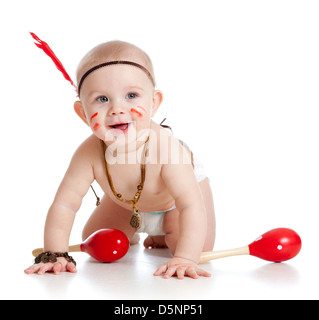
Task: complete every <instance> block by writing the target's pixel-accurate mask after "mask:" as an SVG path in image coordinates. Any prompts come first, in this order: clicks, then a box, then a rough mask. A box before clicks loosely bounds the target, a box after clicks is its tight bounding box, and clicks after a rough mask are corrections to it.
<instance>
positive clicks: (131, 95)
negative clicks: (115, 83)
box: [126, 92, 137, 99]
mask: <svg viewBox="0 0 319 320" xmlns="http://www.w3.org/2000/svg"><path fill="white" fill-rule="evenodd" d="M136 97H137V94H136V93H133V92H131V93H129V94H128V95H127V96H126V99H134V98H136Z"/></svg>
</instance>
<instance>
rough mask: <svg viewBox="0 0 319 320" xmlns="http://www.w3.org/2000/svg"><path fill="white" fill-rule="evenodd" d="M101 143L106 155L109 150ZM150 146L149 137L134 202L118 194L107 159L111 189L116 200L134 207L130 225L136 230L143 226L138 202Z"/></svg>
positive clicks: (145, 146)
mask: <svg viewBox="0 0 319 320" xmlns="http://www.w3.org/2000/svg"><path fill="white" fill-rule="evenodd" d="M101 143H102V145H103V150H104V154H105V152H106V150H107V147H106V145H105V143H104V142H103V141H102V140H101ZM148 144H149V137H148V138H147V140H146V141H145V144H144V149H143V154H142V161H141V182H140V184H139V185H138V186H137V191H136V193H135V195H134V197H133V199H132V200H127V199H124V198H123V196H122V194H121V193H119V192H117V191H116V190H115V188H114V185H113V181H112V177H111V174H110V170H109V165H108V163H107V160H106V159H105V170H106V175H107V180H108V182H109V185H110V188H111V190H112V192H113V194H114V196H115V198H116V199H117V200H119V201H121V202H124V203H126V204H131V205H133V210H132V217H131V221H130V225H131V226H132V228H135V229H137V230H138V229H140V228H141V226H142V217H141V214H140V212H139V210H138V207H137V202H138V201H139V199H140V197H141V195H142V191H143V188H144V183H145V173H146V166H145V159H146V153H147V151H148Z"/></svg>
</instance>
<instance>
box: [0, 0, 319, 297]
mask: <svg viewBox="0 0 319 320" xmlns="http://www.w3.org/2000/svg"><path fill="white" fill-rule="evenodd" d="M318 16H319V4H318V2H317V1H308V0H303V1H294V0H290V1H283V0H276V1H272V0H268V1H258V0H252V1H247V0H245V1H238V0H237V1H227V0H225V1H212V0H198V1H188V0H162V1H153V0H152V1H149V0H148V1H146V0H145V1H144V0H134V1H128V0H118V1H107V0H104V1H99V0H91V1H83V0H77V1H73V0H68V1H60V0H57V1H55V2H47V1H32V0H29V1H14V0H13V1H7V2H1V4H0V30H1V50H0V54H1V59H0V63H1V65H0V70H1V75H0V93H1V97H0V101H1V120H2V121H1V126H0V130H1V151H2V152H1V166H0V170H1V172H0V174H1V176H0V177H1V201H0V205H1V207H0V210H1V211H0V219H1V222H0V240H1V258H0V259H1V263H0V266H1V267H0V272H1V275H0V277H1V287H0V297H1V298H3V299H5V298H10V299H15V298H17V299H20V298H22V299H25V298H30V299H32V298H34V297H39V296H41V293H39V290H44V293H43V296H42V297H43V298H48V297H49V298H50V297H51V298H52V296H50V295H49V296H48V295H46V294H45V292H46V291H45V289H44V288H43V287H42V286H41V284H40V281H41V280H38V278H36V280H35V278H34V277H32V276H26V275H24V274H23V269H24V268H26V267H27V266H29V265H30V263H31V261H32V260H31V257H30V252H31V250H32V249H33V248H34V247H38V246H41V245H42V238H43V225H44V221H45V217H46V213H47V210H48V208H49V206H50V204H51V202H52V200H53V197H54V195H55V192H56V190H57V187H58V185H59V183H60V181H61V179H62V178H63V175H64V172H65V170H66V168H67V166H68V164H69V161H70V158H71V156H72V154H73V152H74V151H75V149H76V148H77V146H78V145H79V144H80V143H81V142H82V141H83V140H84V139H85V138H86V137H87V136H88V135H89V134H90V131H89V129H88V128H87V127H86V126H85V125H84V124H83V123H82V121H81V120H80V119H79V118H78V117H77V116H76V114H75V113H74V111H73V102H74V100H75V98H76V96H75V92H74V89H73V88H72V87H71V86H70V84H69V83H68V82H67V81H65V80H64V78H63V77H62V75H61V74H60V73H59V71H57V70H56V69H55V66H54V65H53V63H52V62H51V61H50V59H49V58H48V57H47V56H46V55H45V54H44V53H43V52H42V51H41V50H39V49H37V48H36V47H35V45H34V44H33V39H32V38H31V36H30V35H29V33H28V32H29V31H32V32H34V33H36V34H37V35H38V36H39V37H40V38H42V39H43V40H44V41H46V42H48V43H49V45H50V46H51V47H52V49H53V50H54V51H55V53H56V54H57V56H58V57H59V59H60V60H61V61H62V63H63V64H64V66H65V68H66V69H67V71H68V72H69V74H70V75H71V77H72V78H73V79H74V78H75V76H74V75H75V70H76V67H77V63H78V62H79V60H80V59H81V58H82V56H83V55H84V54H85V53H86V52H87V51H88V50H90V49H91V48H92V47H93V46H95V45H97V44H99V43H101V42H104V41H108V40H114V39H119V40H124V41H128V42H131V43H134V44H136V45H137V46H139V47H141V48H142V49H144V50H145V51H146V52H147V53H148V54H149V55H150V56H151V58H152V60H153V64H154V68H155V74H156V80H157V85H158V88H159V89H161V90H162V91H163V93H164V102H163V105H162V107H161V109H160V110H159V112H158V114H157V115H156V116H155V119H154V120H155V121H157V122H160V121H161V120H162V119H163V118H164V117H166V118H167V124H169V125H171V126H172V127H173V130H174V134H175V135H176V136H177V137H179V138H181V139H183V140H184V141H185V142H187V143H188V144H189V145H190V147H191V148H192V149H193V151H194V153H195V154H196V155H197V156H198V157H199V158H200V160H201V161H202V162H203V163H204V165H205V168H206V171H207V174H208V176H209V178H210V180H211V184H212V189H213V193H214V198H215V209H216V215H217V241H216V246H215V248H216V249H226V248H231V247H238V246H242V245H245V244H248V243H249V242H251V241H252V240H254V239H255V238H257V237H258V236H259V235H260V234H262V233H263V232H265V231H267V230H270V229H272V228H276V227H289V228H292V229H295V230H296V231H298V233H299V234H300V235H301V237H302V239H303V250H302V252H301V253H300V255H299V256H298V257H297V258H296V259H294V260H292V261H291V262H289V264H288V266H289V267H290V268H293V270H294V272H293V275H292V276H291V277H292V278H294V281H293V279H292V280H291V281H292V283H293V286H292V287H291V286H289V285H287V283H286V282H285V283H282V286H283V287H282V288H281V289H282V291H280V292H286V293H287V294H288V292H289V294H288V295H287V296H286V297H288V298H318V293H317V290H316V291H314V290H313V291H312V288H315V284H316V285H318V284H319V282H318V277H317V272H315V270H316V268H317V266H318V262H319V258H318V248H317V247H318V225H319V218H318V214H319V204H318V194H319V169H318V163H319V151H318V137H319V126H318V116H319V115H318V111H317V110H318V107H319V90H318V86H319V58H318V57H319V40H318V39H319V19H318ZM96 187H97V186H96ZM97 190H98V191H99V192H100V190H99V188H98V187H97ZM94 203H95V200H94V196H93V194H91V193H89V194H88V196H87V197H86V198H85V199H84V202H83V206H82V208H81V209H80V211H79V213H78V217H77V219H76V222H75V225H74V229H73V231H72V235H71V242H72V243H77V242H79V241H80V238H81V228H82V227H83V225H84V223H85V222H86V220H87V219H88V217H89V215H90V213H91V211H92V210H93V209H94ZM231 259H232V258H230V260H227V261H228V265H227V262H226V260H224V261H225V262H223V265H222V266H224V265H225V268H226V269H227V268H228V269H227V270H228V271H229V272H230V274H231V276H230V277H228V279H232V281H234V283H235V282H236V280H234V279H238V277H239V278H240V277H247V279H246V280H247V281H250V282H249V283H251V284H252V285H251V286H248V287H249V289H246V287H245V286H242V289H241V294H239V293H238V295H230V296H227V294H225V295H224V298H227V297H230V298H235V299H236V298H241V297H248V298H251V297H255V298H269V299H271V298H272V297H274V298H285V295H283V296H278V295H277V296H276V295H275V291H276V290H278V287H276V290H275V289H274V290H273V291H272V290H271V289H272V287H271V286H270V289H269V291H267V293H264V294H262V293H261V292H262V290H260V289H261V283H260V282H258V280H256V279H258V276H257V278H256V277H253V278H251V277H250V275H249V274H247V273H245V272H244V271H243V270H245V268H246V267H247V270H250V268H251V265H250V263H252V261H253V260H251V258H250V257H246V258H244V260H240V259H241V258H238V259H237V260H235V259H233V260H231ZM236 262H237V263H238V264H239V265H241V268H239V270H240V271H238V270H237V268H236ZM253 263H254V262H253ZM262 263H263V262H262ZM84 264H85V263H84ZM154 268H155V267H154ZM231 268H233V269H231ZM232 271H233V272H232ZM290 271H291V269H290ZM241 272H242V273H241ZM255 274H256V272H255ZM257 274H258V272H257ZM77 277H85V275H83V274H82V275H77ZM132 277H133V276H132ZM216 277H218V272H217V275H216ZM236 277H237V278H236ZM30 279H33V280H32V281H33V282H32V281H31V280H30ZM29 281H31V283H30V282H29ZM119 281H120V280H119ZM150 281H151V280H150ZM172 281H174V280H172ZM223 281H225V282H226V283H227V281H229V280H227V277H226V278H225V279H224V278H223V277H221V278H220V282H218V281H217V283H218V284H219V286H220V287H219V290H221V289H220V288H221V287H222V286H223ZM35 282H36V283H37V286H34V285H32V283H35ZM185 283H186V284H188V283H189V285H190V286H191V283H192V282H187V281H186V282H185ZM288 283H289V281H288ZM215 285H216V284H215ZM19 288H20V289H19ZM35 288H37V289H35ZM39 288H40V289H39ZM252 288H253V291H254V292H255V293H254V294H255V295H252V296H250V295H249V292H248V290H250V292H251V290H252ZM286 289H287V290H286ZM185 290H188V291H189V292H193V294H192V293H190V295H189V296H187V298H194V299H195V298H197V297H198V296H197V295H196V290H193V289H191V287H190V288H187V289H185ZM216 290H217V289H216ZM245 290H246V291H245ZM194 291H195V292H194ZM221 291H222V290H221ZM36 292H37V294H36ZM208 292H209V290H208ZM215 292H216V291H215ZM235 292H237V291H235ZM256 292H259V294H257V293H256ZM264 292H265V291H264ZM272 292H273V294H274V295H272ZM59 293H60V291H57V294H56V295H55V296H54V297H55V298H59V297H60V296H59ZM82 294H83V296H81V297H84V298H89V296H87V297H86V296H85V293H82ZM61 297H63V296H61ZM72 297H73V298H77V293H76V292H74V291H73V296H72ZM115 297H117V296H115ZM118 297H120V296H118ZM135 297H138V295H137V296H136V295H135ZM184 297H185V296H184ZM214 297H216V298H218V295H216V296H214ZM128 298H132V299H133V298H134V296H132V297H128ZM155 298H156V296H155ZM175 298H179V297H178V296H176V297H175ZM207 298H210V296H209V294H207Z"/></svg>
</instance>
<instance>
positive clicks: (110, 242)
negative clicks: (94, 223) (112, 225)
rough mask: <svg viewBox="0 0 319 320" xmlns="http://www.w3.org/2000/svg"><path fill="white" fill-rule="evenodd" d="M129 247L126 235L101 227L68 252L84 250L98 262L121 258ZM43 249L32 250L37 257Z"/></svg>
mask: <svg viewBox="0 0 319 320" xmlns="http://www.w3.org/2000/svg"><path fill="white" fill-rule="evenodd" d="M129 247H130V242H129V240H128V238H127V237H126V235H125V234H124V233H123V232H122V231H120V230H116V229H101V230H98V231H96V232H95V233H93V234H92V235H91V236H90V237H89V238H87V240H85V242H83V243H82V244H78V245H75V246H71V247H69V252H81V251H82V252H86V253H88V254H89V255H90V256H91V257H92V258H94V259H96V260H98V261H100V262H113V261H116V260H119V259H121V258H123V257H124V256H125V255H126V253H127V251H128V249H129ZM41 252H43V249H36V250H34V251H33V252H32V254H33V256H34V257H37V256H38V255H39V254H40V253H41Z"/></svg>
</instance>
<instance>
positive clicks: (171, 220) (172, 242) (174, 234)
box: [163, 179, 216, 254]
mask: <svg viewBox="0 0 319 320" xmlns="http://www.w3.org/2000/svg"><path fill="white" fill-rule="evenodd" d="M199 185H200V189H201V191H202V195H203V198H204V202H205V207H206V212H207V236H206V241H205V244H204V247H203V250H202V251H203V252H205V251H212V250H213V247H214V243H215V228H216V222H215V210H214V202H213V195H212V191H211V188H210V185H209V180H208V179H205V180H203V181H201V182H200V183H199ZM179 215H180V214H179V212H178V210H177V209H174V210H171V211H169V212H167V213H166V214H165V218H164V222H163V231H164V232H165V234H166V235H165V242H166V244H167V246H168V248H169V249H170V250H171V252H172V254H174V252H175V249H176V245H177V240H178V236H179Z"/></svg>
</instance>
